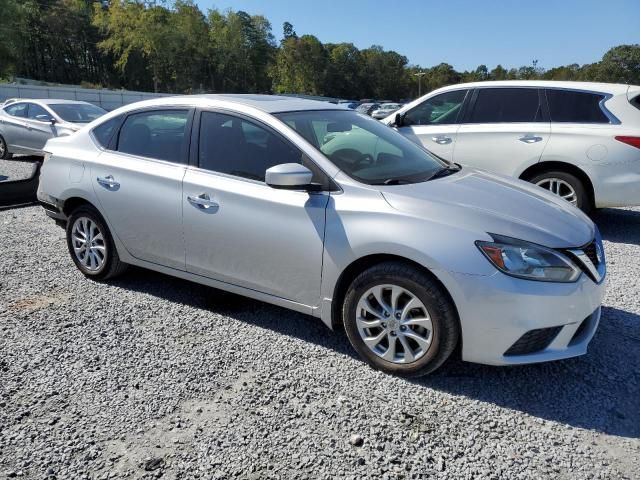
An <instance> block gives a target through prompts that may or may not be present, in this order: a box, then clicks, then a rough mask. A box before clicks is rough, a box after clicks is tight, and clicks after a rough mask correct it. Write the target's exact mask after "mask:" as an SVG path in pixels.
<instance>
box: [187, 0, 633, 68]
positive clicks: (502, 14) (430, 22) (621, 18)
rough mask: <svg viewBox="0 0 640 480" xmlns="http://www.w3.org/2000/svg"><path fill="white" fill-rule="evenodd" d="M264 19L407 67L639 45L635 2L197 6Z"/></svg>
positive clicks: (251, 0)
mask: <svg viewBox="0 0 640 480" xmlns="http://www.w3.org/2000/svg"><path fill="white" fill-rule="evenodd" d="M196 3H197V4H198V5H199V6H200V8H201V9H202V10H203V11H204V12H205V13H206V11H207V10H208V9H210V8H214V7H215V8H217V9H219V10H227V9H229V8H231V9H233V10H244V11H246V12H248V13H250V14H261V15H264V16H265V17H267V19H269V21H270V22H271V24H272V26H273V33H274V35H275V36H276V38H277V39H278V40H280V39H281V38H282V24H283V23H284V22H285V21H288V22H290V23H292V24H293V26H294V29H295V31H296V32H297V33H298V35H303V34H311V35H315V36H316V37H318V38H319V39H320V41H321V42H323V43H339V42H351V43H353V44H354V45H356V47H358V48H367V47H370V46H371V45H381V46H382V47H383V48H384V49H385V50H395V51H396V52H398V53H400V54H402V55H404V56H406V57H407V58H408V59H409V63H410V64H414V65H420V66H422V67H430V66H433V65H437V64H439V63H441V62H446V63H449V64H451V65H453V66H454V68H456V69H457V70H474V69H475V68H476V67H477V66H478V65H480V64H485V65H487V66H488V67H489V68H490V69H491V68H493V67H495V66H496V65H497V64H498V63H499V64H501V65H502V66H503V67H506V68H511V67H519V66H522V65H531V63H532V61H533V60H534V59H536V60H538V66H539V67H543V68H552V67H555V66H559V65H567V64H571V63H578V64H584V63H593V62H596V61H598V60H600V59H601V58H602V55H603V54H604V53H605V52H606V51H607V50H608V49H610V48H611V47H614V46H616V45H621V44H625V43H626V44H629V43H640V27H639V25H640V22H639V20H638V19H639V18H640V0H528V1H525V0H475V1H474V0H422V1H421V0H382V1H373V0H371V1H366V0H320V1H318V0H297V1H296V0H235V1H234V0H196Z"/></svg>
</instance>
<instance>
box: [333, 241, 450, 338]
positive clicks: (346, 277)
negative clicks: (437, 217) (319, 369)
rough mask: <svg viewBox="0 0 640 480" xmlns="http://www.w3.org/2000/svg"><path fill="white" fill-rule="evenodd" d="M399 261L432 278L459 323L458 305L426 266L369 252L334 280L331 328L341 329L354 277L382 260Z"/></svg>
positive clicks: (406, 259)
mask: <svg viewBox="0 0 640 480" xmlns="http://www.w3.org/2000/svg"><path fill="white" fill-rule="evenodd" d="M390 261H392V262H400V263H404V264H407V265H410V266H412V267H415V268H417V269H418V270H420V271H421V272H423V273H425V274H426V275H428V276H429V277H430V278H431V279H433V280H434V281H435V282H436V283H437V284H438V285H439V286H440V287H441V288H442V291H443V292H444V293H445V294H446V295H447V297H448V299H449V301H450V302H451V304H452V305H453V308H454V310H455V312H456V318H457V321H458V326H459V327H461V325H460V315H459V313H458V307H457V306H456V303H455V302H454V300H453V296H452V295H451V293H450V292H449V289H448V288H447V287H446V286H445V284H444V283H443V282H442V281H441V280H440V279H439V278H438V276H437V275H435V274H434V273H433V272H432V271H431V270H429V269H428V268H426V267H425V266H424V265H421V264H420V263H418V262H416V261H414V260H411V259H409V258H407V257H403V256H400V255H393V254H386V253H385V254H371V255H366V256H363V257H360V258H358V259H356V260H354V261H353V262H351V263H350V264H349V265H348V266H347V267H346V268H345V269H344V270H343V271H342V273H341V274H340V276H339V277H338V281H337V282H336V284H335V286H334V290H333V297H332V300H331V328H332V329H333V330H338V329H340V330H341V329H343V328H344V326H343V321H342V303H343V302H344V298H345V296H346V293H347V290H348V289H349V286H350V285H351V283H352V282H353V280H355V278H356V277H357V276H358V275H360V274H361V273H362V272H364V271H365V270H367V269H368V268H371V267H373V266H374V265H378V264H380V263H384V262H390ZM459 342H460V344H462V335H460V339H459Z"/></svg>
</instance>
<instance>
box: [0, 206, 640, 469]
mask: <svg viewBox="0 0 640 480" xmlns="http://www.w3.org/2000/svg"><path fill="white" fill-rule="evenodd" d="M596 220H597V222H598V223H599V224H600V226H601V229H602V231H603V235H604V237H605V239H606V251H607V254H608V256H609V265H610V266H609V288H608V295H607V298H606V300H605V307H604V312H603V319H602V323H601V326H600V329H599V331H598V332H597V334H596V336H595V338H594V340H593V342H592V344H591V346H590V350H589V354H588V355H586V356H584V357H581V358H577V359H572V360H567V361H562V362H556V363H549V364H543V365H533V366H524V367H516V368H497V367H486V366H480V365H473V364H468V363H464V362H460V361H457V360H456V361H450V362H449V363H448V364H447V365H446V366H445V367H444V368H443V369H441V370H439V371H438V372H437V373H436V374H435V375H433V376H431V377H427V378H423V379H419V380H413V381H408V380H403V379H400V378H394V377H391V376H388V375H385V374H381V373H378V372H375V371H373V370H371V369H370V368H368V367H367V366H366V365H365V364H363V363H362V362H361V361H360V360H358V359H357V358H355V356H354V355H353V353H352V351H351V348H350V346H349V345H348V343H347V341H346V340H345V338H344V337H343V335H341V334H339V333H332V332H330V331H329V330H327V329H326V328H325V327H324V326H323V325H322V324H321V323H320V321H319V320H315V319H313V318H310V317H306V316H304V315H300V314H297V313H292V312H290V311H287V310H283V309H280V308H277V307H273V306H270V305H266V304H263V303H260V302H256V301H252V300H246V299H241V298H239V297H234V296H231V295H225V294H222V293H221V292H218V291H216V290H213V289H210V288H206V287H202V286H198V285H195V284H191V283H188V282H185V281H181V280H176V279H172V278H169V277H166V276H163V275H160V274H156V273H151V272H147V271H143V270H138V269H134V270H132V271H130V272H129V273H128V274H126V275H125V276H124V277H123V278H121V279H118V280H115V281H112V282H110V283H107V284H99V283H94V282H91V281H89V280H86V279H84V278H83V277H82V276H81V274H80V273H79V272H78V271H77V270H76V269H75V267H74V266H73V264H72V262H71V259H70V258H69V257H68V254H67V251H66V246H65V242H64V236H63V231H62V229H60V228H58V227H56V226H55V225H54V224H53V222H52V221H49V220H48V219H46V218H45V215H44V213H43V212H42V210H41V209H40V208H38V207H30V208H24V209H19V210H11V211H4V212H0V255H1V256H0V258H1V260H0V478H4V476H6V477H8V478H13V477H21V478H58V479H72V478H73V479H75V478H97V479H106V478H160V477H162V478H167V479H177V478H185V479H187V478H188V479H191V478H206V479H211V478H234V477H239V478H255V479H257V478H424V477H433V478H483V479H484V478H509V479H518V478H606V479H611V478H616V479H617V478H639V476H638V472H640V440H639V438H640V418H639V415H640V413H639V412H640V408H639V407H640V400H639V399H640V395H639V394H640V382H639V372H640V343H639V342H640V264H639V263H638V261H637V259H638V258H639V257H640V209H626V210H624V209H619V210H606V211H603V212H601V213H600V214H599V215H598V217H597V219H596Z"/></svg>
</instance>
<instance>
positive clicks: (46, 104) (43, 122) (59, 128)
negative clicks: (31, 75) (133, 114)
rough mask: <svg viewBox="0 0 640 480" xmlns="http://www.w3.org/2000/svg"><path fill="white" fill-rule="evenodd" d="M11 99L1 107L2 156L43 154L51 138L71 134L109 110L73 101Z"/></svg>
mask: <svg viewBox="0 0 640 480" xmlns="http://www.w3.org/2000/svg"><path fill="white" fill-rule="evenodd" d="M10 100H11V101H7V102H5V104H4V105H3V106H2V108H1V109H0V158H11V156H12V155H14V154H18V155H42V154H43V151H42V148H43V147H44V144H45V143H47V140H49V139H50V138H53V137H62V136H65V135H70V134H72V133H73V132H76V131H78V130H80V128H81V127H82V126H83V125H85V124H87V123H89V122H92V121H93V120H95V119H96V118H99V117H100V116H102V115H104V114H105V113H107V112H106V110H103V109H102V108H100V107H96V106H95V105H92V104H91V103H87V102H78V101H74V100H56V99H38V100H35V99H34V100H31V99H10Z"/></svg>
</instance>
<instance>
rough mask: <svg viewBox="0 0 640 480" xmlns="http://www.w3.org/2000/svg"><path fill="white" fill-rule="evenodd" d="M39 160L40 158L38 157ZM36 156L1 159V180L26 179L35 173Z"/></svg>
mask: <svg viewBox="0 0 640 480" xmlns="http://www.w3.org/2000/svg"><path fill="white" fill-rule="evenodd" d="M38 160H40V159H39V158H38ZM34 167H35V163H34V157H16V158H15V159H14V160H0V182H13V181H15V180H26V179H27V178H31V175H33V168H34Z"/></svg>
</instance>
